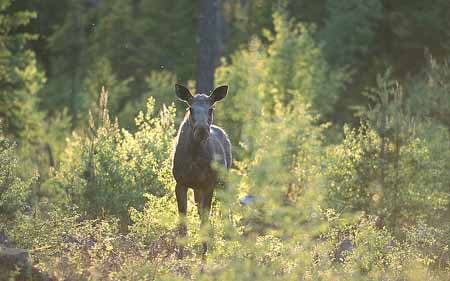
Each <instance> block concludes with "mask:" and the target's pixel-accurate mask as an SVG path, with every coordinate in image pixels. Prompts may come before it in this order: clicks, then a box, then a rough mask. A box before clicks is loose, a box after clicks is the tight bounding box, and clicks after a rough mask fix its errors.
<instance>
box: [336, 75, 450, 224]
mask: <svg viewBox="0 0 450 281" xmlns="http://www.w3.org/2000/svg"><path fill="white" fill-rule="evenodd" d="M378 83H379V88H378V89H377V90H376V91H375V93H376V95H375V96H372V97H374V98H375V99H376V100H377V104H376V106H375V107H374V108H372V109H370V110H369V111H368V112H367V118H368V119H367V122H365V123H363V124H362V125H361V127H360V128H359V129H353V130H351V129H348V128H347V129H345V139H344V141H343V143H342V144H339V145H337V146H335V147H332V148H331V149H330V150H329V153H328V157H327V159H328V164H327V165H328V168H327V175H328V178H329V179H330V186H329V190H328V193H329V198H330V199H331V201H332V205H334V206H335V207H337V208H338V210H339V211H345V210H363V211H365V212H367V213H372V214H377V215H381V216H383V217H385V218H386V221H387V223H388V225H389V226H390V227H392V228H394V229H396V228H398V227H400V226H402V225H407V224H410V223H415V222H417V220H418V219H425V220H427V221H432V220H433V219H435V218H436V217H437V216H442V211H444V210H445V209H446V205H447V204H448V200H449V198H450V197H449V196H450V194H449V193H448V188H447V181H448V179H447V176H445V174H446V172H445V171H446V169H447V167H446V166H447V165H446V164H444V163H446V162H447V161H448V159H449V158H448V157H449V154H448V152H447V149H445V148H444V147H443V146H442V144H445V143H446V142H447V141H448V138H449V135H448V132H445V131H443V130H442V129H438V128H436V129H434V130H433V129H432V130H430V128H429V127H428V125H429V124H428V123H419V124H417V120H414V119H413V117H412V116H411V115H410V114H408V113H407V112H405V111H404V110H403V108H404V102H403V97H402V95H403V92H402V91H403V90H402V88H401V87H400V86H399V85H398V84H396V83H393V82H391V81H389V80H387V78H386V77H384V78H381V77H380V78H379V81H378ZM432 139H433V140H432ZM436 175H439V176H436Z"/></svg>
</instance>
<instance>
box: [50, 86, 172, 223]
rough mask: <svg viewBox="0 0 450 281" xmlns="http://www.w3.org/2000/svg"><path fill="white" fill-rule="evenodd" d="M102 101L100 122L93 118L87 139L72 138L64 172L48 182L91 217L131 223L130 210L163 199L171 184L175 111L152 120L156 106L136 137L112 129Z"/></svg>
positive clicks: (138, 122)
mask: <svg viewBox="0 0 450 281" xmlns="http://www.w3.org/2000/svg"><path fill="white" fill-rule="evenodd" d="M106 103H107V94H106V92H103V93H102V95H101V102H100V110H99V112H98V115H97V116H98V117H97V120H96V119H95V118H94V117H93V116H91V120H90V128H89V132H88V134H87V136H86V137H82V136H80V135H74V136H73V137H72V139H71V141H70V143H69V144H68V146H67V148H66V151H65V154H64V160H63V161H62V163H61V169H60V170H58V171H57V172H56V173H55V176H54V177H53V178H51V179H50V180H49V182H48V185H49V186H52V185H53V186H55V187H56V188H57V189H60V190H63V191H65V192H66V193H67V194H68V195H69V197H70V198H71V199H72V200H73V201H74V203H75V204H77V205H79V206H80V207H81V208H82V212H83V214H85V215H88V216H89V217H94V218H95V217H104V216H109V215H113V216H116V217H119V218H120V219H121V223H122V224H123V225H122V227H125V225H126V224H127V223H128V219H127V217H128V215H127V214H128V208H130V207H135V208H141V207H142V205H143V194H144V193H146V192H149V193H151V194H154V195H158V196H161V195H163V194H165V193H166V192H167V191H168V190H170V188H171V187H170V186H171V185H173V184H172V181H173V180H172V179H171V176H170V175H171V172H170V171H171V169H170V168H171V165H170V161H171V160H170V155H171V151H172V136H173V135H174V133H175V129H174V124H173V119H174V109H173V108H172V107H169V108H165V107H164V108H163V110H161V112H160V115H159V116H158V117H153V114H152V113H153V104H154V102H153V100H152V99H149V101H148V104H147V111H146V113H142V112H141V113H140V114H139V115H138V117H137V118H136V127H137V131H136V132H135V133H130V132H128V131H126V130H124V129H122V130H120V129H119V128H118V124H117V122H116V123H114V124H113V123H111V121H110V120H109V114H108V110H107V109H106Z"/></svg>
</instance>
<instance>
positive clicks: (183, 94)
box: [175, 84, 192, 103]
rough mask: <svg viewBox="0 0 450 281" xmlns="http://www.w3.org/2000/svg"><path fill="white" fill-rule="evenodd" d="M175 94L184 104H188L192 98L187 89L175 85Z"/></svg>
mask: <svg viewBox="0 0 450 281" xmlns="http://www.w3.org/2000/svg"><path fill="white" fill-rule="evenodd" d="M175 94H176V95H177V97H178V98H179V99H180V100H181V101H184V102H186V103H189V101H190V100H191V98H192V95H191V92H189V90H188V88H186V87H185V86H182V85H180V84H175Z"/></svg>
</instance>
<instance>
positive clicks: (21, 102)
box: [0, 0, 45, 143]
mask: <svg viewBox="0 0 450 281" xmlns="http://www.w3.org/2000/svg"><path fill="white" fill-rule="evenodd" d="M10 5H11V1H8V0H3V1H1V3H0V12H1V15H0V37H1V42H0V56H1V57H2V60H1V63H0V81H2V83H1V84H2V85H1V87H0V122H1V123H2V125H1V126H2V127H3V130H4V133H5V134H7V135H10V136H13V137H14V138H16V139H17V140H20V141H24V142H28V143H30V142H35V139H36V138H39V137H42V133H43V132H42V130H41V124H42V123H43V115H42V113H41V112H39V111H38V108H37V103H38V98H37V92H38V91H39V89H40V88H41V87H42V84H43V83H44V82H45V78H44V77H45V76H44V73H42V72H41V71H40V70H38V68H37V65H36V59H35V56H34V53H33V52H32V51H31V50H28V49H27V48H26V44H27V42H28V41H29V40H31V39H35V38H36V36H34V35H31V34H28V33H24V32H19V31H18V30H20V28H21V27H23V26H24V25H27V24H28V23H29V22H30V20H31V19H33V18H35V17H36V13H33V12H29V11H20V12H15V13H8V9H9V8H10Z"/></svg>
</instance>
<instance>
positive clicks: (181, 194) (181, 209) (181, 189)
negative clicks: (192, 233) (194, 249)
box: [175, 183, 187, 258]
mask: <svg viewBox="0 0 450 281" xmlns="http://www.w3.org/2000/svg"><path fill="white" fill-rule="evenodd" d="M175 195H176V197H177V204H178V214H179V216H180V225H179V228H180V234H181V236H182V237H183V238H184V237H186V235H187V227H186V213H187V187H186V186H184V185H181V184H178V183H177V185H176V186H175ZM182 257H183V247H180V251H179V253H178V258H182Z"/></svg>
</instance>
